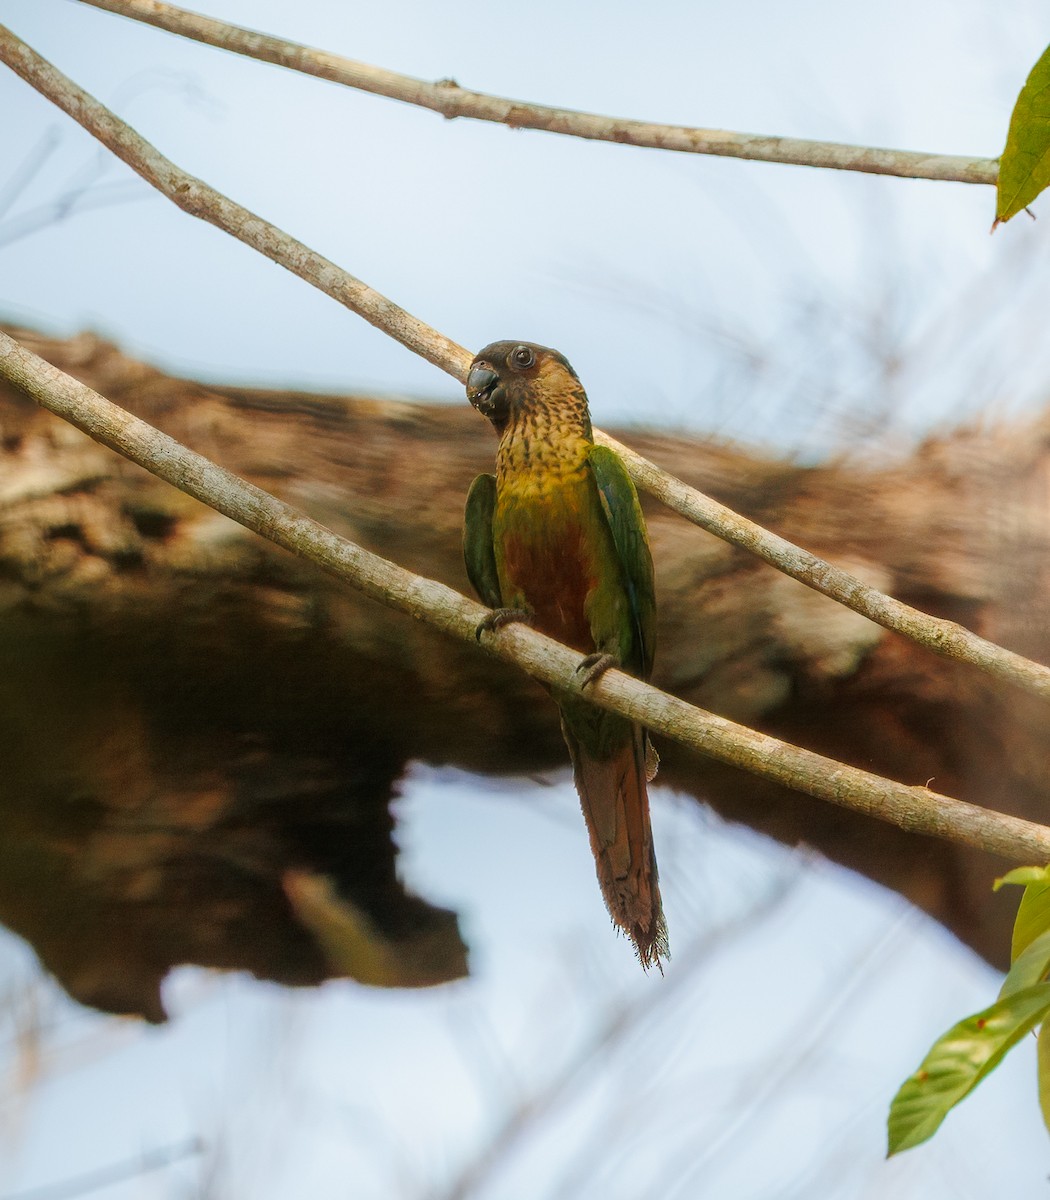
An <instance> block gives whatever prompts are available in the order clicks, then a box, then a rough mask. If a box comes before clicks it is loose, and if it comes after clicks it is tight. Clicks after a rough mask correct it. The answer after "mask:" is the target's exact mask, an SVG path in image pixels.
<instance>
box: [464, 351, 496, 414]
mask: <svg viewBox="0 0 1050 1200" xmlns="http://www.w3.org/2000/svg"><path fill="white" fill-rule="evenodd" d="M498 383H499V376H498V375H497V374H496V372H495V371H493V369H492V368H491V367H487V366H485V364H484V363H475V364H474V366H472V367H471V368H470V374H469V375H468V376H467V399H468V400H469V401H470V402H471V404H473V405H474V407H475V408H476V409H477V410H478V412H480V413H484V414H485V416H488V415H489V414H490V413H491V412H492V408H493V404H492V393H493V391H494V390H495V388H496V385H497V384H498Z"/></svg>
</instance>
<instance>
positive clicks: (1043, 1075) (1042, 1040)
mask: <svg viewBox="0 0 1050 1200" xmlns="http://www.w3.org/2000/svg"><path fill="white" fill-rule="evenodd" d="M1036 1061H1037V1062H1038V1064H1039V1108H1040V1109H1041V1110H1042V1113H1043V1124H1044V1125H1045V1126H1046V1127H1047V1129H1048V1130H1050V1023H1047V1022H1046V1021H1044V1022H1043V1023H1042V1025H1040V1026H1039V1040H1038V1041H1037V1042H1036Z"/></svg>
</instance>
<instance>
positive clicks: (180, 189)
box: [0, 25, 1050, 698]
mask: <svg viewBox="0 0 1050 1200" xmlns="http://www.w3.org/2000/svg"><path fill="white" fill-rule="evenodd" d="M0 62H5V63H6V64H7V65H8V66H10V67H11V68H12V70H14V71H15V72H16V73H17V74H19V75H20V76H21V77H22V78H23V79H25V80H26V82H27V83H29V84H30V85H31V86H32V87H34V88H36V89H37V90H38V91H39V92H40V93H41V94H42V95H45V96H47V98H48V99H49V100H51V101H52V102H53V103H55V104H56V105H57V106H58V107H59V108H61V109H62V110H63V111H64V112H66V113H68V114H69V115H70V116H71V117H73V118H74V120H76V121H78V122H79V123H80V124H81V125H82V126H83V127H84V128H85V129H87V130H88V132H90V133H91V134H93V135H94V136H95V137H96V138H98V139H99V141H101V142H102V143H103V145H105V146H107V147H108V148H109V149H110V150H112V151H113V153H114V154H116V155H117V156H118V157H119V158H121V159H122V160H123V161H124V162H126V163H127V164H128V166H130V167H131V168H132V170H134V171H136V172H137V173H138V174H139V175H141V176H142V178H143V179H145V180H146V181H147V182H148V183H150V184H152V185H153V186H154V187H155V188H157V189H158V190H159V191H161V192H162V193H163V194H164V195H165V196H167V197H168V198H169V199H170V200H172V201H173V202H174V203H175V204H177V205H178V206H179V207H180V208H182V209H183V210H184V211H186V212H188V213H190V214H191V215H192V216H195V217H199V218H200V219H201V220H203V221H208V222H209V223H210V224H212V225H215V226H217V227H218V228H219V229H222V230H225V231H226V232H227V233H229V234H231V235H232V236H234V237H236V238H238V239H239V240H240V241H242V242H244V243H245V244H246V245H248V246H251V247H252V248H253V249H255V250H258V251H259V252H260V253H261V254H265V255H266V256H267V257H268V258H270V259H272V260H273V261H274V262H277V263H280V265H281V266H283V267H286V268H287V269H288V270H289V271H291V272H292V273H293V274H295V275H298V276H299V277H300V278H302V279H305V280H306V281H307V282H308V283H312V284H313V285H314V286H315V287H317V288H319V289H320V290H321V291H323V292H325V293H326V294H327V295H329V296H331V297H332V298H333V299H335V300H338V301H339V302H340V303H341V304H343V305H345V306H346V307H347V308H349V309H350V310H351V311H352V312H355V313H357V314H358V315H359V316H362V317H364V319H365V320H366V321H369V322H370V323H371V324H373V325H375V326H376V328H378V329H381V330H382V331H383V332H384V333H387V334H389V336H390V337H392V338H395V339H396V340H397V341H399V342H401V344H402V345H404V346H406V347H407V348H408V349H409V350H412V351H413V352H414V353H416V354H419V355H421V356H422V357H423V358H425V359H427V360H428V361H429V362H432V363H434V365H435V366H438V367H440V368H441V369H442V370H444V371H447V372H448V373H449V374H450V375H452V376H453V377H454V378H456V379H459V380H460V381H462V380H464V379H465V378H466V375H467V370H468V368H469V366H470V358H471V356H470V352H469V351H467V350H466V349H464V348H463V347H462V346H460V345H458V344H457V343H456V342H454V341H452V340H451V339H450V338H448V337H446V336H445V335H444V334H442V333H439V332H438V331H437V330H436V329H433V328H431V327H430V326H429V325H427V324H425V323H424V322H423V321H420V320H419V319H418V318H417V317H414V316H412V314H411V313H409V312H406V311H405V309H403V308H401V307H399V306H398V305H396V304H394V302H393V301H391V300H388V299H387V298H386V297H385V296H383V295H382V294H381V293H380V292H377V291H376V290H375V289H374V288H371V287H369V285H368V284H366V283H364V282H363V281H362V280H360V279H357V278H356V277H355V276H353V275H351V274H349V273H348V272H346V271H344V270H343V269H342V268H341V267H338V266H336V264H335V263H333V262H330V261H329V260H328V259H326V258H324V257H322V256H321V255H320V254H317V253H316V252H315V251H313V250H311V249H310V248H309V247H308V246H305V245H303V243H302V242H299V241H297V240H296V239H295V238H293V237H291V235H289V234H287V233H285V232H284V231H283V230H280V229H278V228H277V226H275V225H272V224H271V223H270V222H269V221H265V220H263V218H261V217H259V216H256V215H255V214H254V213H252V212H250V211H249V210H248V209H246V208H244V207H242V206H241V205H239V204H237V203H236V202H235V201H233V200H230V199H229V198H228V197H227V196H224V195H223V194H222V193H221V192H218V191H216V190H215V189H214V188H212V187H210V186H209V185H208V184H206V183H204V182H203V181H202V180H200V179H197V178H196V177H195V176H193V175H190V174H188V173H187V172H185V171H183V170H181V168H179V167H177V166H176V165H175V164H174V163H173V162H171V161H170V160H169V159H167V158H165V157H164V155H162V154H161V153H160V152H159V151H158V150H157V149H156V148H155V147H154V146H153V145H151V144H150V143H149V142H147V141H146V140H145V138H143V137H142V136H141V135H139V134H138V133H136V132H135V130H133V129H132V128H131V127H130V126H129V125H127V124H125V122H123V121H121V120H120V118H119V117H117V116H116V115H115V114H114V113H112V112H111V111H110V110H109V109H107V108H106V107H105V106H104V105H103V104H101V103H100V102H99V101H98V100H96V99H95V98H94V97H92V96H90V95H89V94H88V93H87V92H85V91H84V90H83V89H82V88H80V87H78V86H77V85H76V84H75V83H73V82H72V80H70V79H68V78H67V77H66V76H65V75H63V74H62V73H61V72H60V71H58V70H57V69H56V68H55V67H54V66H52V65H51V64H50V63H49V62H47V61H46V60H45V59H43V58H41V57H40V55H38V54H37V53H36V52H35V51H34V50H32V49H31V48H30V47H29V46H27V45H26V44H25V43H24V42H23V41H21V39H19V38H18V37H16V36H15V35H14V34H13V33H11V32H10V30H8V29H6V28H5V27H4V26H2V25H0ZM595 436H596V437H597V439H598V440H599V441H601V442H603V443H604V444H606V445H608V446H612V447H613V448H614V449H615V450H617V451H618V452H619V453H620V454H621V455H622V457H623V459H624V461H625V462H626V464H627V467H628V469H629V470H630V472H631V475H632V476H633V477H634V479H635V480H636V482H637V483H638V485H639V486H640V487H641V488H643V489H644V490H646V491H648V492H650V493H651V494H652V495H654V496H656V497H657V499H659V500H661V501H662V502H663V503H664V504H666V505H668V507H670V508H672V509H673V510H674V511H675V512H678V513H680V514H681V515H682V516H684V517H685V518H686V519H687V520H689V521H692V522H693V523H694V524H696V525H699V526H700V527H701V528H702V529H706V530H707V531H708V532H710V533H713V534H715V535H716V536H717V537H720V538H722V539H724V540H725V541H727V542H730V543H732V544H733V545H736V546H740V547H742V548H743V549H745V550H748V551H750V552H751V553H753V554H756V555H758V556H759V557H760V558H762V559H764V560H765V561H766V562H768V563H770V564H771V565H772V566H774V567H776V568H777V569H778V570H780V571H783V572H784V573H785V574H786V575H790V576H791V577H792V578H794V579H797V580H799V582H801V583H804V584H806V586H807V587H811V588H813V589H814V590H815V591H818V592H821V593H823V594H824V595H825V596H829V597H830V598H831V599H833V600H837V601H838V602H839V603H840V604H844V605H846V606H847V607H849V608H852V609H853V610H854V611H855V612H858V613H861V614H862V615H863V616H865V617H868V618H869V619H870V620H872V621H875V622H876V623H877V624H879V625H882V626H883V627H885V628H886V629H892V630H894V631H896V632H897V633H901V634H903V635H904V636H905V637H908V638H911V639H912V640H913V641H915V642H917V643H919V644H920V645H922V646H925V647H926V648H927V649H930V650H933V651H935V652H936V653H937V654H941V655H943V656H944V657H946V658H953V659H957V660H959V661H961V662H966V663H969V664H971V665H972V666H975V667H978V668H980V669H981V670H983V671H985V672H987V673H988V674H990V675H993V676H995V677H996V678H999V679H1003V680H1007V681H1008V682H1010V683H1013V684H1014V685H1016V686H1017V687H1020V688H1022V689H1024V690H1025V691H1028V692H1031V693H1033V694H1034V695H1037V696H1042V697H1044V698H1050V668H1048V667H1046V666H1044V665H1042V664H1041V663H1035V662H1032V661H1031V660H1030V659H1027V658H1024V657H1023V656H1022V655H1020V654H1015V653H1014V652H1013V651H1010V650H1006V649H1004V648H1003V647H1001V646H997V645H996V644H995V643H994V642H990V641H988V640H987V639H985V638H982V637H979V636H978V635H977V634H975V633H972V632H971V631H970V630H968V629H964V628H963V627H962V626H961V625H958V624H956V623H955V622H954V621H947V620H945V619H944V618H942V617H933V616H930V615H929V614H927V613H923V612H920V611H919V610H918V609H915V608H911V607H910V606H909V605H907V604H903V603H902V602H901V601H899V600H895V599H893V597H891V596H887V595H885V594H883V593H882V592H879V591H877V590H876V589H875V588H872V587H871V586H869V585H868V584H865V583H863V582H861V580H859V579H857V578H856V577H855V576H853V575H850V574H849V573H848V572H847V571H843V570H842V569H841V568H839V567H835V566H833V565H832V564H831V563H829V562H826V561H824V560H823V559H820V558H818V557H817V556H816V555H815V554H811V553H810V552H809V551H808V550H803V549H802V548H800V547H798V546H795V545H794V544H793V543H791V542H789V541H787V540H786V539H784V538H781V537H778V536H777V535H776V534H774V533H771V532H770V531H769V530H766V529H763V528H762V526H761V525H757V524H755V522H753V521H749V520H748V519H747V518H746V517H742V516H740V515H739V514H738V513H735V512H733V510H732V509H730V508H727V507H726V506H725V505H724V504H719V503H718V501H716V500H713V499H712V498H711V497H709V496H705V495H704V494H703V493H702V492H698V491H697V490H696V489H695V488H691V487H689V486H688V485H687V484H685V483H683V482H682V481H681V480H680V479H676V478H674V477H673V476H671V475H668V474H667V473H666V472H665V471H662V470H661V469H660V468H659V467H657V466H656V465H655V464H653V463H651V462H649V461H648V460H647V459H645V458H643V457H642V456H641V455H639V454H636V453H634V451H632V450H629V449H628V448H627V447H626V446H623V445H621V444H620V443H619V442H617V441H615V440H614V439H612V438H610V437H608V435H606V434H604V433H602V432H601V431H596V434H595Z"/></svg>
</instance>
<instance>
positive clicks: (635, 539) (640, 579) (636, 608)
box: [468, 446, 656, 679]
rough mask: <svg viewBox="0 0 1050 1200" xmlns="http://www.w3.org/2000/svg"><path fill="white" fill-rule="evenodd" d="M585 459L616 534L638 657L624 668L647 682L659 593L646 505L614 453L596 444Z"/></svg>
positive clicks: (610, 524) (617, 552) (653, 652)
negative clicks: (656, 589)
mask: <svg viewBox="0 0 1050 1200" xmlns="http://www.w3.org/2000/svg"><path fill="white" fill-rule="evenodd" d="M587 461H588V464H589V466H590V468H591V474H592V475H593V477H594V482H595V483H596V484H597V487H598V498H599V500H600V501H601V506H602V512H603V514H604V516H605V520H606V522H607V523H608V525H609V531H610V532H611V533H612V538H613V544H614V546H615V547H616V557H617V558H618V559H619V564H620V570H621V572H622V573H623V584H624V589H625V590H626V592H627V597H628V601H629V603H630V610H631V620H632V623H633V626H634V641H635V647H634V651H635V653H634V656H633V661H629V662H625V663H624V666H625V667H626V668H627V669H628V670H631V671H634V672H636V673H637V674H638V675H639V676H641V678H642V679H648V678H649V676H650V675H651V674H652V669H653V655H654V654H655V652H656V591H655V587H654V584H653V558H652V555H651V553H650V552H649V538H648V536H647V535H646V532H645V518H644V517H643V516H642V506H641V504H640V503H639V502H638V493H637V492H636V491H635V487H634V483H633V482H632V480H631V477H630V475H628V474H627V468H626V467H625V466H624V465H623V463H622V461H621V460H620V457H619V455H618V454H616V452H615V451H614V450H610V449H609V448H608V447H607V446H593V447H592V448H591V450H590V451H589V453H588V456H587ZM468 503H469V502H468Z"/></svg>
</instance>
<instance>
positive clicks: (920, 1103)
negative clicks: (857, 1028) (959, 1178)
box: [888, 983, 1050, 1154]
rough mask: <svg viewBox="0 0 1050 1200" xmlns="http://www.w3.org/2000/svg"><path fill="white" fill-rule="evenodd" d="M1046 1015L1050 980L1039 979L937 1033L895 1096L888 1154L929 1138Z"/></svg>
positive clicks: (1049, 995) (889, 1127)
mask: <svg viewBox="0 0 1050 1200" xmlns="http://www.w3.org/2000/svg"><path fill="white" fill-rule="evenodd" d="M1048 1013H1050V983H1038V984H1036V985H1035V987H1030V988H1026V989H1025V990H1024V991H1023V992H1015V993H1014V994H1013V995H1012V996H1007V997H1006V998H1005V999H1002V1000H999V1001H997V1002H996V1003H995V1004H993V1005H992V1006H991V1008H986V1009H985V1010H984V1011H983V1012H979V1013H974V1015H973V1016H972V1017H967V1018H966V1019H965V1020H964V1021H960V1022H959V1023H958V1024H957V1025H953V1026H952V1028H951V1029H949V1030H948V1032H947V1033H945V1034H943V1035H942V1036H941V1037H939V1038H938V1039H937V1041H936V1042H934V1044H933V1046H932V1047H931V1048H930V1052H929V1054H927V1055H926V1057H925V1058H924V1059H923V1061H922V1065H921V1066H920V1067H919V1069H918V1071H916V1072H915V1074H914V1075H912V1076H911V1078H909V1079H906V1080H905V1081H904V1083H903V1084H901V1088H900V1091H899V1092H898V1093H897V1095H896V1096H895V1097H894V1098H893V1103H892V1104H891V1105H890V1115H889V1121H888V1133H889V1153H890V1154H898V1153H899V1152H900V1151H901V1150H908V1149H910V1148H911V1147H912V1146H918V1145H919V1143H920V1142H924V1141H926V1139H927V1138H929V1137H932V1136H933V1134H934V1133H936V1132H937V1129H938V1128H939V1127H940V1124H941V1122H942V1121H943V1120H944V1118H945V1117H946V1116H947V1115H948V1113H949V1112H950V1111H951V1109H952V1108H954V1107H955V1105H956V1104H958V1103H959V1101H960V1100H962V1099H964V1097H966V1096H968V1095H969V1093H970V1092H971V1091H973V1089H974V1088H975V1087H976V1086H977V1085H978V1084H979V1083H980V1082H981V1080H982V1079H984V1077H985V1076H986V1075H988V1074H989V1073H990V1072H991V1071H993V1070H995V1068H996V1067H997V1066H998V1065H999V1063H1000V1062H1002V1060H1003V1057H1004V1056H1005V1055H1006V1053H1007V1051H1008V1050H1010V1048H1011V1047H1012V1046H1015V1045H1016V1044H1017V1042H1019V1041H1020V1040H1021V1038H1022V1037H1024V1035H1025V1034H1026V1033H1027V1032H1028V1031H1029V1030H1030V1029H1033V1028H1034V1027H1035V1026H1036V1025H1037V1024H1039V1022H1040V1021H1042V1020H1043V1018H1044V1017H1046V1015H1047V1014H1048Z"/></svg>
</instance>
